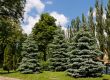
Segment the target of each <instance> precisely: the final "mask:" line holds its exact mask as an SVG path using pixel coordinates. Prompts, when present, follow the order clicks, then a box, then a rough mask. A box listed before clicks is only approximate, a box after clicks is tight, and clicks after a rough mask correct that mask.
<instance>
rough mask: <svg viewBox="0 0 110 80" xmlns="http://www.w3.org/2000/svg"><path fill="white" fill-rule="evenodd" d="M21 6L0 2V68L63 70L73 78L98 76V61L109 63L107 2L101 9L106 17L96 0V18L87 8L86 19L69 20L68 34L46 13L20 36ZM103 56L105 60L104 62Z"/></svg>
mask: <svg viewBox="0 0 110 80" xmlns="http://www.w3.org/2000/svg"><path fill="white" fill-rule="evenodd" d="M12 3H13V4H12ZM25 3H26V1H25V0H17V1H8V0H0V67H1V68H3V69H4V70H7V71H8V72H9V71H10V70H16V69H17V70H18V71H20V72H21V73H39V72H42V70H50V71H65V70H67V72H68V75H70V76H73V77H98V76H101V75H102V70H103V64H102V62H101V61H103V62H104V63H109V58H110V48H109V46H110V35H109V34H110V28H109V26H110V19H109V16H110V0H108V4H107V7H106V9H105V11H106V18H104V17H103V15H104V14H105V12H104V7H103V3H100V2H99V1H98V0H96V4H95V9H96V17H94V16H93V12H94V9H93V8H92V7H90V10H89V16H88V17H86V16H85V15H84V14H83V13H82V19H80V18H79V17H77V18H76V19H73V20H72V21H71V25H70V26H69V27H68V28H67V31H66V33H67V34H68V35H65V34H64V31H63V30H62V29H61V26H60V25H58V26H57V25H56V24H55V21H56V19H54V17H52V16H50V15H49V14H48V13H43V14H41V16H40V20H39V22H37V23H36V24H35V25H34V27H33V29H32V32H31V34H30V35H26V34H25V33H23V30H22V28H21V26H20V20H22V19H23V13H24V7H25ZM9 4H10V5H9ZM105 33H106V34H105ZM66 36H67V37H66ZM105 55H107V56H108V57H109V58H106V61H104V60H105V59H104V60H103V58H104V56H105Z"/></svg>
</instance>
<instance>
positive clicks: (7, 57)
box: [3, 44, 13, 73]
mask: <svg viewBox="0 0 110 80" xmlns="http://www.w3.org/2000/svg"><path fill="white" fill-rule="evenodd" d="M12 56H13V54H12V47H11V44H7V46H6V48H5V50H4V63H3V69H4V70H6V71H8V73H9V71H10V70H12V69H13V65H12V63H13V60H12V59H11V58H12Z"/></svg>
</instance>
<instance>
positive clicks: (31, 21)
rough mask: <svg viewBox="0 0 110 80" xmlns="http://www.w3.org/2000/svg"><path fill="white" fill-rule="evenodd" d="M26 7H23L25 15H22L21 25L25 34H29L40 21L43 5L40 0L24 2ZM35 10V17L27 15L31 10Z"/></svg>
mask: <svg viewBox="0 0 110 80" xmlns="http://www.w3.org/2000/svg"><path fill="white" fill-rule="evenodd" d="M26 1H27V2H26V6H25V9H24V10H25V13H24V23H27V24H22V26H23V30H24V32H25V33H27V34H30V33H31V31H32V28H33V27H34V25H35V23H36V22H38V20H39V19H40V14H41V13H42V12H43V11H44V9H45V4H44V3H43V2H42V1H41V0H26ZM33 8H35V10H36V11H37V12H38V14H37V13H36V15H34V16H35V17H32V16H30V15H29V14H28V13H29V12H31V10H32V9H33Z"/></svg>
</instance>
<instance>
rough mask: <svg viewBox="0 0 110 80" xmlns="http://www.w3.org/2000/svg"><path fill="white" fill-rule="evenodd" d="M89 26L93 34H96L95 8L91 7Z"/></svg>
mask: <svg viewBox="0 0 110 80" xmlns="http://www.w3.org/2000/svg"><path fill="white" fill-rule="evenodd" d="M88 27H89V30H90V31H91V33H92V34H93V36H95V23H94V18H93V8H92V7H90V10H89V16H88Z"/></svg>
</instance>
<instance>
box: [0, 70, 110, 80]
mask: <svg viewBox="0 0 110 80" xmlns="http://www.w3.org/2000/svg"><path fill="white" fill-rule="evenodd" d="M0 76H4V77H5V76H6V77H12V78H19V79H21V80H103V79H108V80H110V75H103V77H101V78H77V79H75V78H72V77H69V76H67V75H66V72H49V71H44V72H43V73H40V74H21V73H19V72H11V73H9V74H6V72H4V71H1V70H0Z"/></svg>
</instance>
